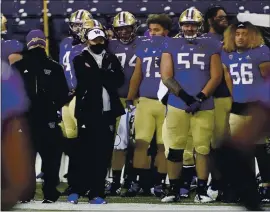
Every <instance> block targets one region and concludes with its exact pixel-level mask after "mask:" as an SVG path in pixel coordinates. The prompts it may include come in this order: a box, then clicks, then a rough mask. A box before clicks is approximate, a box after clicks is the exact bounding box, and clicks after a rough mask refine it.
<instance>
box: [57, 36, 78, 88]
mask: <svg viewBox="0 0 270 212" xmlns="http://www.w3.org/2000/svg"><path fill="white" fill-rule="evenodd" d="M72 41H73V38H72V37H66V38H64V39H63V40H62V42H61V43H60V54H59V63H60V64H61V65H62V66H63V67H64V71H65V77H66V80H67V83H68V87H69V89H74V88H75V87H74V85H73V81H72V76H73V75H72V67H71V66H72V60H70V53H71V50H72Z"/></svg>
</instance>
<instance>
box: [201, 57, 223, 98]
mask: <svg viewBox="0 0 270 212" xmlns="http://www.w3.org/2000/svg"><path fill="white" fill-rule="evenodd" d="M222 74H223V70H222V64H221V59H220V56H219V54H213V55H212V56H211V62H210V80H209V81H208V82H207V84H206V85H205V87H204V88H203V89H202V91H201V92H202V93H203V94H204V95H205V96H206V97H210V96H211V95H212V93H213V92H214V91H215V89H216V87H217V86H218V85H219V84H220V82H221V79H222Z"/></svg>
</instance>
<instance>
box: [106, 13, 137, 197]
mask: <svg viewBox="0 0 270 212" xmlns="http://www.w3.org/2000/svg"><path fill="white" fill-rule="evenodd" d="M112 25H113V31H114V35H115V37H116V39H112V40H110V42H109V49H110V51H111V52H112V53H114V54H115V55H116V56H117V57H118V59H119V61H120V62H121V65H122V67H123V68H124V73H125V83H124V85H123V86H122V87H121V88H120V89H119V91H118V94H119V96H120V98H121V102H122V103H123V105H125V100H126V98H127V95H128V89H129V82H130V79H131V76H132V74H133V71H134V68H135V62H136V55H135V48H136V46H137V43H138V42H139V38H138V37H137V36H136V31H137V28H138V25H137V20H136V18H135V17H134V15H133V14H131V13H130V12H127V11H122V12H120V13H118V14H117V15H116V16H115V17H114V19H113V24H112ZM133 113H134V111H133ZM128 115H129V114H128ZM121 119H123V123H125V122H126V121H125V120H126V115H124V116H122V117H121V118H120V123H121ZM116 127H117V128H118V129H117V136H116V138H115V146H114V151H113V159H112V172H113V182H112V184H111V188H110V194H111V195H115V194H116V191H117V190H118V189H119V188H120V179H121V173H122V169H123V166H124V164H125V162H126V161H128V162H127V164H126V166H125V172H126V173H127V175H126V176H124V178H125V182H124V185H123V187H122V189H121V196H125V195H126V192H127V191H128V189H129V188H130V186H131V183H132V181H134V180H135V179H134V177H133V173H132V162H130V161H132V157H133V156H132V152H133V151H132V150H131V151H127V150H128V146H130V145H129V144H128V142H129V138H128V136H127V133H125V132H127V131H128V130H129V129H126V125H124V126H123V125H122V124H119V127H118V124H117V126H116ZM123 132H124V133H123ZM119 141H120V142H119ZM131 149H132V148H131ZM127 152H129V153H130V152H131V154H128V155H127ZM126 156H128V157H127V158H126Z"/></svg>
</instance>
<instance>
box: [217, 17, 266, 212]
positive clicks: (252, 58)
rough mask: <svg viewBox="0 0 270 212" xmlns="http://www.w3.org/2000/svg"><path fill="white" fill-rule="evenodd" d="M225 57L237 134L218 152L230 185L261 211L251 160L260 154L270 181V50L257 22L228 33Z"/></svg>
mask: <svg viewBox="0 0 270 212" xmlns="http://www.w3.org/2000/svg"><path fill="white" fill-rule="evenodd" d="M258 55H259V56H258ZM221 59H222V63H223V66H224V70H225V72H224V73H225V80H226V83H227V86H228V88H229V90H230V92H231V94H232V98H233V104H232V109H231V114H230V120H229V122H230V131H231V138H229V139H225V142H224V143H222V144H221V145H222V148H221V149H220V150H219V151H220V152H219V153H217V157H218V160H219V163H220V165H221V166H220V167H222V170H221V171H222V175H223V176H224V177H225V180H227V181H228V182H227V183H226V184H229V185H231V187H232V188H233V189H234V191H235V192H234V193H235V194H236V196H239V197H240V200H241V202H242V203H243V204H244V205H245V206H246V207H247V208H248V209H250V210H259V209H260V196H259V193H258V189H257V184H256V180H255V171H254V169H253V168H252V166H251V160H252V159H253V158H254V156H256V158H257V161H258V166H259V170H260V172H261V174H262V176H263V180H264V181H265V182H268V181H269V162H267V161H269V159H268V158H269V156H268V154H267V152H266V147H267V144H266V143H265V138H266V137H267V131H268V132H269V125H267V124H268V123H269V98H270V94H269V92H270V87H269V70H270V51H269V49H268V47H267V46H265V45H264V43H263V39H262V37H261V34H260V32H259V30H258V29H257V28H256V27H255V26H254V25H252V24H250V23H249V22H239V23H237V24H233V25H231V26H229V27H228V29H227V30H226V31H225V33H224V47H223V52H222V54H221ZM247 73H248V74H247ZM267 126H268V129H267ZM229 166H230V168H229ZM232 169H233V170H232ZM231 173H233V174H231ZM267 189H268V188H266V190H267ZM265 196H266V197H267V195H265ZM263 199H265V198H263ZM266 199H267V198H266Z"/></svg>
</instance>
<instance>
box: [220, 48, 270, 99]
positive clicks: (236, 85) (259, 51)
mask: <svg viewBox="0 0 270 212" xmlns="http://www.w3.org/2000/svg"><path fill="white" fill-rule="evenodd" d="M221 60H222V63H223V64H224V65H225V66H226V67H227V68H228V70H229V72H230V75H231V78H232V81H233V91H232V93H233V94H232V95H233V100H234V102H239V103H246V102H254V101H263V102H265V101H269V97H270V95H269V92H270V89H269V83H268V82H267V81H266V80H265V79H264V78H263V77H262V75H261V72H260V68H259V65H260V64H261V63H263V62H270V51H269V48H268V47H267V46H264V45H263V46H260V47H257V48H255V49H249V50H247V51H244V52H241V53H239V52H230V53H227V52H225V51H222V54H221Z"/></svg>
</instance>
